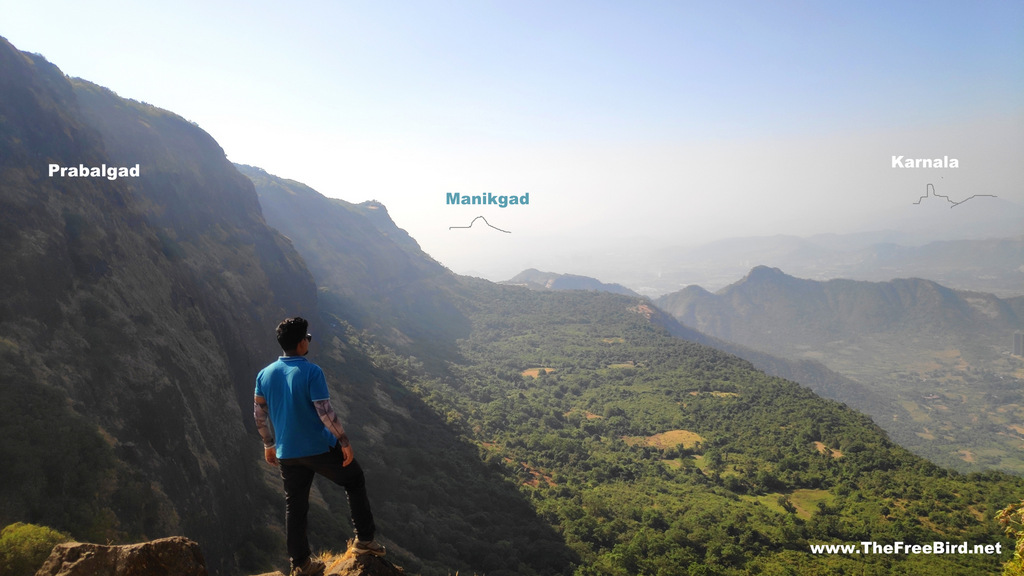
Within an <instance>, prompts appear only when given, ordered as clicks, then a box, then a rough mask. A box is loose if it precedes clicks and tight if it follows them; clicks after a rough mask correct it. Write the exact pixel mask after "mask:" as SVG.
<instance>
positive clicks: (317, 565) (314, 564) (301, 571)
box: [290, 558, 327, 576]
mask: <svg viewBox="0 0 1024 576" xmlns="http://www.w3.org/2000/svg"><path fill="white" fill-rule="evenodd" d="M326 569H327V565H326V564H324V563H323V562H321V561H319V560H316V559H314V558H310V559H308V560H306V562H305V563H304V564H303V565H302V566H292V573H291V575H290V576H323V575H324V570H326Z"/></svg>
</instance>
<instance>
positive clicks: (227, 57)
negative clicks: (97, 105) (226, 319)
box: [0, 0, 1024, 279]
mask: <svg viewBox="0 0 1024 576" xmlns="http://www.w3.org/2000/svg"><path fill="white" fill-rule="evenodd" d="M0 14H2V17H0V35H2V36H4V37H6V38H7V39H8V40H9V41H11V43H13V44H14V45H15V46H16V47H18V48H20V49H21V50H25V51H29V52H38V53H40V54H43V55H44V56H45V57H46V58H47V59H49V60H50V61H51V62H53V63H54V64H56V65H57V66H59V67H60V68H61V69H62V70H63V71H64V72H65V73H66V74H68V75H70V76H78V77H81V78H85V79H87V80H90V81H92V82H95V83H97V84H101V85H104V86H106V87H108V88H110V89H112V90H114V91H115V92H117V93H118V94H120V95H121V96H123V97H127V98H133V99H136V100H141V101H144V102H148V103H150V104H154V105H156V106H159V107H162V108H166V109H169V110H172V111H174V112H176V113H178V114H180V115H181V116H183V117H185V118H187V119H189V120H192V121H195V122H197V123H198V124H199V125H200V126H201V127H202V128H203V129H205V130H206V131H208V132H209V133H210V134H211V135H212V136H213V137H214V138H216V139H217V141H218V142H219V143H220V144H221V146H223V148H224V150H225V151H226V153H227V155H228V157H229V158H230V159H231V160H232V161H235V162H241V163H245V164H253V165H257V166H260V167H262V168H264V169H265V170H267V171H268V172H270V173H272V174H276V175H279V176H283V177H286V178H291V179H294V180H299V181H301V182H304V183H306V184H308V185H310V186H312V187H313V188H315V189H317V190H319V191H320V192H322V193H324V194H325V195H328V196H333V197H339V198H343V199H345V200H348V201H351V202H361V201H363V200H368V199H376V200H379V201H381V202H383V203H384V204H385V205H387V207H388V209H389V211H390V213H391V215H392V217H393V219H394V220H395V221H396V222H397V223H398V225H399V226H401V227H403V228H405V229H406V230H408V231H409V233H410V234H412V235H413V237H415V238H416V239H417V240H418V241H419V242H420V244H421V245H422V246H423V248H424V249H425V250H426V251H427V252H428V253H430V254H431V255H432V256H434V257H435V258H437V259H438V260H440V261H441V262H442V263H444V264H446V265H448V266H449V267H451V268H452V269H453V270H455V271H456V272H469V271H477V272H480V273H483V274H484V275H486V276H488V277H491V278H492V279H505V278H508V277H511V276H512V275H513V274H515V273H516V272H518V271H520V270H521V269H523V268H524V267H526V266H528V265H530V262H532V261H534V260H536V259H537V258H538V256H539V255H540V254H541V253H544V254H549V255H550V254H551V253H563V254H570V255H571V253H572V251H574V250H576V251H578V250H585V249H586V248H585V247H586V246H590V245H593V244H594V243H598V244H600V245H611V244H614V243H616V242H619V241H625V240H627V239H628V240H630V241H631V242H634V241H637V240H638V239H649V241H650V242H652V243H655V242H660V243H665V242H675V243H692V242H698V241H706V240H712V239H718V238H724V237H729V236H739V235H742V236H750V235H762V234H777V233H795V234H812V233H820V232H828V231H837V232H846V231H852V230H854V229H857V228H859V227H862V226H866V225H867V226H869V225H870V218H872V217H874V216H875V215H876V214H880V213H885V212H886V211H888V210H896V209H903V208H905V207H906V206H907V205H908V204H910V203H912V202H913V201H914V200H916V199H917V198H918V196H920V195H921V194H923V193H924V190H925V186H926V184H927V183H934V184H935V186H936V190H937V191H938V192H939V193H942V194H947V195H949V196H951V197H953V198H966V197H969V196H971V195H973V194H993V195H997V196H998V197H999V198H1001V199H1005V200H1011V201H1014V202H1018V203H1024V3H1022V2H1019V1H1010V2H893V1H887V2H830V1H820V2H681V1H639V2H632V1H625V0H621V1H617V2H602V1H579V2H557V1H555V2H550V1H549V2H531V1H522V0H514V1H513V0H509V1H505V2H486V1H482V0H481V1H463V2H407V3H396V2H388V1H374V2H370V1H364V2H342V1H324V2H291V3H284V2H252V1H250V2H213V3H211V2H194V1H179V2H174V3H170V2H168V3H160V4H156V3H152V4H147V5H146V7H145V8H141V7H140V3H137V2H113V1H98V2H49V1H41V0H34V1H33V2H25V1H24V0H18V1H17V2H13V1H8V0H0ZM894 155H895V156H900V155H902V156H904V157H906V158H934V157H943V156H948V157H950V158H956V159H957V160H958V161H959V168H956V169H952V168H945V169H937V168H932V169H923V168H922V169H899V168H893V167H892V162H891V159H892V156H894ZM455 192H458V193H460V194H463V195H486V194H487V193H491V194H493V195H499V196H500V195H515V196H516V197H521V196H523V195H526V194H529V204H528V205H525V206H509V207H507V208H500V207H498V206H448V205H446V204H445V201H446V195H447V194H448V193H455ZM972 201H973V202H982V201H984V199H983V198H979V199H976V200H972ZM476 216H485V217H486V218H487V220H488V221H489V222H490V223H491V224H492V225H494V226H496V227H498V228H501V229H504V230H509V231H511V233H510V234H505V233H502V232H499V231H496V230H493V229H490V228H487V227H486V226H483V225H482V223H480V222H478V223H477V226H476V227H474V228H472V229H469V230H459V229H456V230H450V229H449V227H451V226H466V225H468V224H469V223H470V222H471V221H472V220H473V219H474V218H475V217H476ZM555 271H557V272H574V273H586V271H585V270H572V269H564V270H555Z"/></svg>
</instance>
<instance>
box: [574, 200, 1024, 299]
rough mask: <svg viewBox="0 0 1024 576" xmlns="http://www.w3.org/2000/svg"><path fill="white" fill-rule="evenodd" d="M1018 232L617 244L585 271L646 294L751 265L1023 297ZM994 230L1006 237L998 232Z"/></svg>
mask: <svg viewBox="0 0 1024 576" xmlns="http://www.w3.org/2000/svg"><path fill="white" fill-rule="evenodd" d="M1006 204H1007V205H1010V203H1006ZM964 206H966V205H964ZM1010 206H1012V205H1010ZM960 208H961V207H957V208H955V209H954V211H955V210H959V209H960ZM1011 212H1013V213H1016V212H1017V210H1016V209H1011ZM1022 231H1024V218H1022V219H1021V220H1020V223H1019V226H1018V227H1017V228H1015V229H1014V232H1013V233H1008V231H1007V230H1004V229H1001V228H998V227H997V228H996V229H994V230H993V234H992V235H990V236H986V237H984V238H973V239H957V240H929V241H925V242H923V243H918V242H917V240H919V237H918V236H915V235H908V234H906V233H903V232H896V231H890V232H869V233H860V234H825V235H817V236H810V237H798V236H790V235H777V236H764V237H750V238H731V239H727V240H720V241H717V242H712V243H709V244H704V245H700V246H687V247H679V246H676V247H673V246H664V247H659V248H653V249H652V248H650V245H649V243H646V244H644V245H642V246H641V245H628V246H625V245H624V246H621V247H619V248H611V249H609V250H608V257H607V259H606V261H605V263H603V264H594V263H591V265H590V267H589V268H588V270H592V272H588V274H591V275H593V276H596V277H599V278H603V279H609V278H614V279H615V281H616V282H619V283H621V284H623V285H625V286H628V287H629V288H631V289H633V290H635V291H637V292H639V293H641V294H644V295H647V296H651V297H658V296H663V295H665V294H670V293H673V292H677V291H679V290H680V289H682V288H684V287H686V286H690V285H698V286H702V287H704V288H706V289H708V290H712V291H714V290H718V289H719V288H724V287H725V286H728V285H729V284H731V283H733V282H735V281H736V279H737V278H741V277H743V276H744V275H745V274H746V273H747V272H748V271H749V270H750V269H751V268H753V267H754V266H769V267H772V268H779V269H782V270H786V271H787V272H788V273H790V274H794V275H796V276H799V277H801V278H809V279H812V280H831V279H835V278H846V279H852V280H871V281H881V282H884V281H888V280H892V279H895V278H915V277H916V278H927V279H929V280H934V281H936V282H939V283H941V284H943V285H944V286H949V287H951V288H957V289H961V290H976V291H979V292H989V293H991V294H995V295H997V296H1020V295H1024V235H1022ZM999 232H1004V233H1006V234H1005V235H1003V236H998V235H997V233H999ZM566 266H567V267H569V266H571V263H566Z"/></svg>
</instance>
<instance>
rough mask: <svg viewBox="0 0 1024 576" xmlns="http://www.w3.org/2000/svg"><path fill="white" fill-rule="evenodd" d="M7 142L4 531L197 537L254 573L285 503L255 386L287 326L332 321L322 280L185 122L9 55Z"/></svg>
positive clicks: (2, 139)
mask: <svg viewBox="0 0 1024 576" xmlns="http://www.w3.org/2000/svg"><path fill="white" fill-rule="evenodd" d="M0 126H2V130H0V219H2V222H0V268H2V269H3V271H4V274H2V275H0V291H2V294H3V296H2V302H0V326H2V327H3V333H4V337H3V338H2V340H0V401H2V402H3V403H4V405H6V406H10V407H17V409H16V410H15V414H14V416H13V417H11V418H5V419H4V420H3V422H0V429H2V430H0V433H2V434H4V436H5V438H7V439H8V440H7V441H6V442H4V445H3V447H0V459H2V460H3V461H4V462H5V463H8V464H7V469H6V471H5V474H4V475H3V478H2V479H0V488H2V490H0V493H2V496H0V523H2V524H6V523H7V521H16V520H27V521H33V522H38V523H44V524H48V525H52V526H55V527H58V528H61V529H65V530H70V531H73V532H74V533H75V534H76V535H78V536H79V537H88V538H91V539H94V540H95V541H105V540H106V539H115V540H117V539H121V538H124V537H127V536H129V535H132V536H141V537H154V536H162V535H168V534H178V533H183V534H186V535H189V536H191V537H193V538H195V539H197V540H199V541H201V542H202V543H203V545H204V546H205V547H207V548H208V549H209V550H210V551H211V553H212V555H214V556H215V557H219V558H224V560H223V561H222V562H223V565H220V566H214V567H212V568H215V569H225V570H226V569H230V568H231V567H232V566H234V565H236V564H237V563H239V562H241V563H243V564H245V563H246V562H249V560H253V558H255V557H256V556H258V555H259V554H258V553H257V552H255V550H254V551H253V554H251V555H250V556H252V557H253V558H249V559H248V560H247V559H246V558H236V557H234V552H235V551H236V550H237V549H240V548H242V547H244V543H245V542H252V541H257V542H259V541H261V540H266V539H267V538H268V534H267V529H266V528H263V526H265V525H266V520H267V516H268V514H267V513H266V510H267V506H266V504H267V503H268V502H271V501H272V500H273V499H275V496H274V494H273V493H272V491H271V489H269V488H267V487H265V485H264V484H263V483H262V482H261V481H259V478H260V475H259V473H258V469H257V468H256V467H257V466H258V462H257V460H256V458H255V457H254V456H253V455H252V454H250V453H249V451H248V450H246V449H242V450H240V449H239V448H240V447H246V446H249V445H250V444H251V443H252V439H253V434H255V433H254V432H252V431H250V430H247V427H249V426H251V425H249V424H247V422H248V421H249V420H251V417H250V416H247V414H248V413H249V407H250V406H251V391H252V378H253V374H254V373H255V372H254V370H255V369H256V367H257V366H260V365H262V364H264V363H265V362H266V360H267V358H268V357H272V356H275V355H276V354H277V351H275V348H276V344H275V343H274V342H273V338H272V333H270V332H269V330H272V327H273V325H274V323H276V321H278V320H279V319H280V318H281V317H284V316H285V315H291V314H299V313H306V314H315V313H316V299H315V294H316V293H315V287H314V285H313V281H312V277H311V275H310V274H309V272H308V271H307V270H306V269H305V266H304V264H303V263H302V261H301V258H299V256H298V255H297V254H296V253H295V251H294V250H293V249H292V247H291V245H290V244H289V243H288V241H287V240H286V239H284V238H283V237H282V236H281V235H280V234H278V233H277V232H276V231H274V230H273V229H271V228H270V227H268V226H267V225H266V223H265V222H264V221H263V219H262V216H261V215H260V212H259V205H258V202H257V199H256V195H255V192H254V191H253V189H252V185H251V184H250V183H249V182H248V181H247V180H246V179H245V178H244V177H241V176H240V175H239V174H238V173H237V172H236V171H235V170H234V169H233V167H232V166H231V164H230V163H228V162H227V160H226V158H225V157H224V154H223V151H221V150H220V148H219V147H218V146H217V145H216V143H215V142H213V140H212V139H211V138H210V137H209V135H207V134H206V133H205V132H203V131H202V130H200V129H198V128H197V127H195V126H193V125H191V124H190V123H188V122H186V121H185V120H183V119H181V118H180V117H177V116H175V115H173V114H170V113H168V112H166V111H163V110H159V109H156V108H153V107H151V106H148V105H145V104H140V103H138V102H133V101H129V100H125V99H122V98H119V97H117V96H116V95H115V94H113V93H112V92H110V91H108V90H105V89H103V88H100V87H98V86H95V85H92V84H89V83H86V82H83V81H78V80H70V79H68V78H66V77H65V76H64V75H63V74H62V73H61V72H60V70H58V69H57V68H56V67H55V66H53V65H52V64H50V63H48V62H46V61H45V60H44V59H42V57H39V56H33V55H28V54H24V53H21V52H19V51H18V50H16V49H15V48H14V47H13V46H11V45H10V44H8V43H7V42H6V41H2V42H0ZM51 164H57V165H59V166H64V167H81V166H84V167H101V166H103V165H106V166H120V167H127V166H134V165H136V164H138V165H139V168H140V175H139V176H138V177H137V178H130V177H124V178H119V179H113V180H112V179H109V178H105V177H71V176H65V177H61V176H60V175H59V172H58V174H57V175H56V176H52V177H51V175H50V173H49V172H50V170H49V167H50V165H51ZM268 326H269V327H270V328H268ZM268 336H269V337H268ZM271 514H272V515H273V516H275V517H276V516H277V514H275V513H273V512H272V513H271ZM228 526H230V529H228ZM240 556H246V555H245V554H241V555H240Z"/></svg>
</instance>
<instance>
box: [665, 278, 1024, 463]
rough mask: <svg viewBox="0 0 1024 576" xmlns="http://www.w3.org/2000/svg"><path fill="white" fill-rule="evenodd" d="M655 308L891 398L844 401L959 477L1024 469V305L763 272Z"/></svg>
mask: <svg viewBox="0 0 1024 576" xmlns="http://www.w3.org/2000/svg"><path fill="white" fill-rule="evenodd" d="M657 302H658V305H659V306H661V307H662V308H663V309H665V310H666V311H669V312H670V313H672V314H673V315H675V316H676V317H677V318H678V319H679V320H680V321H682V322H683V323H685V324H687V325H689V326H693V327H695V328H697V329H699V330H702V331H705V332H707V333H708V334H712V335H714V336H716V337H719V338H722V339H726V340H730V341H733V342H736V343H739V344H741V345H743V346H748V347H751V348H754V349H758V350H762V351H765V352H768V353H770V354H775V355H779V356H783V357H786V358H794V359H810V360H816V361H820V362H822V363H824V364H825V365H826V366H828V367H829V368H831V369H832V370H835V371H837V372H839V373H841V374H843V375H845V376H847V377H850V378H852V379H854V380H856V381H859V382H861V383H862V384H864V385H866V386H868V387H869V388H870V389H872V390H874V391H876V392H878V393H880V394H882V395H883V396H889V397H891V398H892V402H891V403H890V406H888V407H885V406H878V405H874V406H868V405H865V404H863V403H862V402H861V401H859V400H858V399H857V398H852V399H844V400H846V401H849V402H850V403H851V406H856V407H858V408H860V409H862V410H865V411H866V412H868V413H869V414H871V415H872V416H873V417H874V418H875V419H876V421H878V422H879V423H880V424H881V425H882V426H884V427H886V429H888V430H889V431H890V432H892V433H893V434H894V435H895V438H896V439H897V440H898V441H899V442H901V443H902V444H904V445H905V446H908V447H912V448H913V449H914V450H916V451H918V452H919V453H921V454H925V455H927V456H928V457H930V458H933V459H936V460H937V461H939V462H941V463H943V464H945V465H955V466H958V467H960V468H962V469H972V468H976V467H993V466H994V467H1000V468H1003V469H1008V470H1014V471H1017V472H1022V471H1024V459H1021V458H1020V457H1019V456H1018V455H1017V452H1018V447H1019V446H1020V444H1021V441H1022V440H1024V437H1022V436H1021V433H1020V431H1019V430H1017V429H1016V428H1015V426H1016V423H1017V420H1019V416H1020V415H1024V412H1020V411H1021V410H1024V396H1021V393H1020V389H1021V388H1020V384H1019V379H1020V378H1021V377H1024V362H1022V361H1021V360H1020V359H1019V358H1015V357H1013V356H1011V355H1010V352H1011V344H1012V336H1013V333H1014V331H1016V330H1020V329H1022V328H1024V298H1007V299H1000V298H997V297H995V296H992V295H990V294H983V293H977V292H963V291H957V290H950V289H948V288H946V287H944V286H941V285H939V284H937V283H935V282H931V281H928V280H921V279H901V280H893V281H890V282H884V283H871V282H862V281H852V280H831V281H828V282H816V281H812V280H802V279H798V278H794V277H792V276H789V275H786V274H784V273H783V272H781V271H780V270H778V269H771V268H767V267H757V268H754V269H753V270H752V271H751V272H750V274H749V275H748V276H747V277H746V278H744V279H743V280H741V281H740V282H737V283H735V284H733V285H731V286H729V287H727V288H724V289H722V290H720V291H719V292H718V293H715V294H712V293H710V292H707V291H706V290H703V289H701V288H699V287H688V288H686V289H684V290H682V291H680V292H677V293H675V294H670V295H667V296H664V297H662V298H660V299H658V301H657ZM1015 414H1016V415H1017V416H1016V417H1015V416H1014V415H1015Z"/></svg>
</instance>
